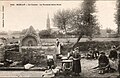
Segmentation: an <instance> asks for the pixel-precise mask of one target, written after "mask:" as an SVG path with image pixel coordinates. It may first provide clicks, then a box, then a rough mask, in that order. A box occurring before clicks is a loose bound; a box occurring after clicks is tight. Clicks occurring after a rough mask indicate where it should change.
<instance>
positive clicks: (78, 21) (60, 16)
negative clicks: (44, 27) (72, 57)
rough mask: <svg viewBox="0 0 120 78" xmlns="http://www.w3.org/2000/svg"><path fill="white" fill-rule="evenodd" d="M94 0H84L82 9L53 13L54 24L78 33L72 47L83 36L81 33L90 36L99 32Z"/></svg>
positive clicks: (66, 30)
mask: <svg viewBox="0 0 120 78" xmlns="http://www.w3.org/2000/svg"><path fill="white" fill-rule="evenodd" d="M95 12H96V11H95V0H84V1H83V4H82V9H81V10H80V9H78V10H75V11H73V10H71V11H70V10H63V11H59V12H58V13H56V14H55V15H54V19H53V22H54V25H55V26H57V27H58V28H60V29H61V30H65V32H68V31H70V32H72V33H75V34H77V35H79V37H78V39H77V42H76V43H75V44H74V46H73V48H74V47H75V46H76V44H77V43H78V42H79V40H80V39H81V38H82V37H83V35H86V36H88V37H89V38H92V37H93V36H94V35H95V34H98V33H100V27H99V26H98V23H97V19H96V16H95V15H94V13H95Z"/></svg>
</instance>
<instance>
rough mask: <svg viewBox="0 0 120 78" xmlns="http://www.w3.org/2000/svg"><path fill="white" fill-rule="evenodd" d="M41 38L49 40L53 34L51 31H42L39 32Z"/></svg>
mask: <svg viewBox="0 0 120 78" xmlns="http://www.w3.org/2000/svg"><path fill="white" fill-rule="evenodd" d="M39 35H40V37H41V38H49V37H51V32H50V31H49V30H42V31H40V32H39Z"/></svg>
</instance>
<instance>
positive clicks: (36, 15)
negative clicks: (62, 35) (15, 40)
mask: <svg viewBox="0 0 120 78" xmlns="http://www.w3.org/2000/svg"><path fill="white" fill-rule="evenodd" d="M81 3H82V1H0V31H21V30H23V29H26V28H29V27H30V26H33V27H34V28H35V29H38V30H43V29H46V20H47V16H48V14H49V18H50V24H51V27H53V22H52V18H53V16H54V14H55V13H56V12H57V11H58V10H62V9H75V8H80V5H81ZM20 4H22V5H20ZM45 4H54V5H45ZM3 5H4V28H3V27H2V23H3V22H2V13H3V12H2V6H3ZM115 8H116V2H115V1H109V0H108V1H103V0H101V1H97V2H96V10H97V12H96V16H97V19H98V22H99V24H100V26H101V28H102V29H105V28H111V29H113V30H116V28H117V25H116V24H115V21H114V20H115V18H114V14H115V12H116V9H115Z"/></svg>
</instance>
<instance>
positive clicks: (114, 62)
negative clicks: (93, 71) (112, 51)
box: [109, 60, 118, 70]
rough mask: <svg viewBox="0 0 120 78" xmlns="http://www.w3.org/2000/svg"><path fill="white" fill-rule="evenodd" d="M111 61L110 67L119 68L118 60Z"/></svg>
mask: <svg viewBox="0 0 120 78" xmlns="http://www.w3.org/2000/svg"><path fill="white" fill-rule="evenodd" d="M109 61H110V67H111V68H113V69H115V70H117V69H118V61H117V60H114V61H113V60H109Z"/></svg>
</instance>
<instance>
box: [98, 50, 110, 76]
mask: <svg viewBox="0 0 120 78" xmlns="http://www.w3.org/2000/svg"><path fill="white" fill-rule="evenodd" d="M98 62H99V67H100V71H99V74H104V73H105V71H106V70H108V68H109V59H108V58H107V56H106V55H105V53H104V52H103V51H102V52H101V53H100V56H99V58H98Z"/></svg>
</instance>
